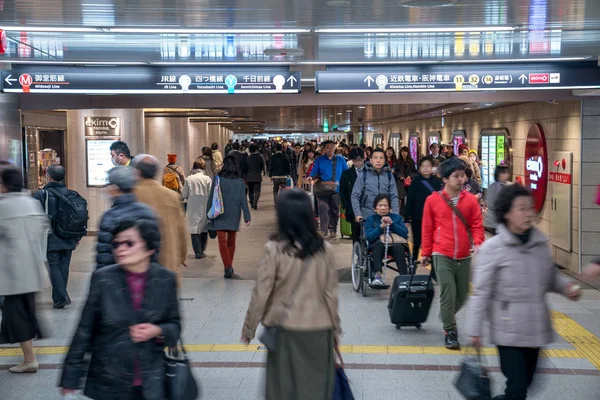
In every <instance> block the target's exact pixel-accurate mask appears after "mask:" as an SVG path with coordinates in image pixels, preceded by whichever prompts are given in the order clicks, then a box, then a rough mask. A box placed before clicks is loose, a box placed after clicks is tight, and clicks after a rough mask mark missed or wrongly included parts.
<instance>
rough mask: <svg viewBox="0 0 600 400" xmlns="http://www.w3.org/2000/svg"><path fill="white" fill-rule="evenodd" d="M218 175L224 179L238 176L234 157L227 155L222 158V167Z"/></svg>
mask: <svg viewBox="0 0 600 400" xmlns="http://www.w3.org/2000/svg"><path fill="white" fill-rule="evenodd" d="M219 176H220V177H221V178H226V179H227V178H228V179H235V178H237V177H238V174H237V168H236V167H235V159H234V158H233V157H232V156H227V157H225V158H224V159H223V168H221V172H219Z"/></svg>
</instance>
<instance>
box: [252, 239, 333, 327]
mask: <svg viewBox="0 0 600 400" xmlns="http://www.w3.org/2000/svg"><path fill="white" fill-rule="evenodd" d="M325 246H326V247H325V251H324V252H322V253H319V254H317V255H315V256H313V257H312V258H311V259H309V260H308V262H307V263H305V262H304V261H303V260H300V259H299V258H296V257H294V256H292V255H290V254H288V253H287V252H286V251H285V249H284V247H285V243H284V242H277V241H269V242H267V244H266V245H265V250H264V255H263V258H262V260H261V262H260V263H259V264H258V269H257V277H256V285H255V286H254V291H253V292H252V299H251V300H250V305H249V306H248V312H247V313H246V320H245V321H244V328H243V331H242V336H244V337H247V338H253V337H254V335H255V333H256V327H257V326H258V323H259V322H262V324H263V325H265V326H282V327H283V328H285V329H288V330H293V331H318V330H324V329H333V330H334V332H335V333H336V334H340V333H341V327H340V317H339V315H338V274H337V270H336V268H335V265H336V262H335V257H334V255H333V252H332V250H331V246H330V245H329V244H328V243H326V244H325ZM301 275H302V277H301V278H299V277H300V276H301ZM290 300H291V304H288V308H287V310H288V312H287V318H284V316H285V314H286V312H285V308H286V306H285V305H284V303H286V302H287V301H290Z"/></svg>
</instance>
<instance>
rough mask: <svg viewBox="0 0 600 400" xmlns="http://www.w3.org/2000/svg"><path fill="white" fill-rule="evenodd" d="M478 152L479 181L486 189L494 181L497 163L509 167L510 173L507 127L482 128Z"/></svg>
mask: <svg viewBox="0 0 600 400" xmlns="http://www.w3.org/2000/svg"><path fill="white" fill-rule="evenodd" d="M480 146H481V147H480V148H479V154H480V156H481V182H482V187H483V188H484V189H487V188H488V187H489V186H490V185H491V184H492V183H494V182H495V181H494V173H495V172H496V166H497V165H506V166H508V167H509V173H510V174H511V175H512V165H510V161H511V160H509V156H510V153H509V149H510V134H509V132H508V130H507V129H483V130H482V131H481V139H480Z"/></svg>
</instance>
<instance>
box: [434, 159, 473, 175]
mask: <svg viewBox="0 0 600 400" xmlns="http://www.w3.org/2000/svg"><path fill="white" fill-rule="evenodd" d="M466 170H467V166H466V165H465V163H464V162H463V160H461V159H460V158H458V157H452V158H449V159H447V160H446V161H444V162H443V163H442V164H441V165H440V169H439V171H440V176H441V177H442V178H446V179H448V178H450V175H452V174H453V173H454V172H455V171H466Z"/></svg>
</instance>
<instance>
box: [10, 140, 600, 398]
mask: <svg viewBox="0 0 600 400" xmlns="http://www.w3.org/2000/svg"><path fill="white" fill-rule="evenodd" d="M429 150H430V155H427V156H421V157H419V159H418V160H413V159H412V158H411V156H410V151H409V149H408V147H402V148H400V151H399V154H398V155H397V154H396V151H395V149H394V148H392V147H389V148H387V149H385V150H384V149H383V148H381V147H380V146H376V147H374V148H370V147H366V146H364V145H363V146H358V145H348V144H346V143H345V141H342V142H337V143H336V142H333V141H324V142H322V143H320V144H318V143H316V142H310V141H309V142H306V143H304V144H300V143H290V142H287V141H283V142H277V143H270V142H257V143H247V142H242V143H240V142H238V141H233V140H231V141H229V143H228V144H227V145H226V146H225V149H224V153H221V151H220V150H219V145H218V144H217V143H213V144H212V145H211V146H210V147H209V146H206V147H203V148H202V150H201V153H200V155H199V156H198V158H197V159H195V160H194V161H193V165H192V166H191V169H190V170H189V173H186V169H185V167H183V166H181V165H179V164H177V155H176V154H168V155H167V159H168V164H167V165H166V166H161V165H160V164H159V161H158V160H157V159H156V157H154V156H152V155H149V154H140V155H137V156H135V157H132V154H131V152H130V150H129V148H128V146H127V144H126V143H124V142H121V141H117V142H115V143H113V145H112V146H111V147H110V156H111V160H112V162H113V164H114V166H115V167H114V168H113V169H111V170H110V171H109V172H108V176H107V185H106V187H104V188H103V191H104V194H105V195H106V197H107V198H108V199H109V200H110V204H111V208H110V209H108V210H107V211H106V212H105V213H104V214H103V216H102V217H101V219H100V222H99V225H98V227H97V228H98V229H97V232H98V235H97V244H96V258H95V259H96V268H95V271H94V272H93V274H92V278H91V281H90V286H89V292H88V296H87V299H86V302H85V306H84V308H83V310H82V312H81V318H80V321H79V324H78V325H77V327H76V329H75V333H74V335H73V338H72V341H71V344H70V346H69V351H68V353H67V356H66V358H65V361H64V366H63V371H62V375H61V378H60V383H59V386H60V388H61V392H62V393H63V395H71V394H73V393H75V391H77V390H78V389H79V388H80V381H81V378H82V377H83V371H84V370H85V368H84V365H85V362H84V359H85V357H86V354H87V353H91V362H90V364H89V371H88V373H87V379H86V383H85V389H84V394H85V395H86V396H88V397H90V398H92V399H108V400H113V399H114V400H117V399H125V400H129V399H132V400H133V399H136V400H137V399H146V400H154V399H156V400H160V399H164V398H165V396H166V395H165V392H164V390H165V389H164V387H165V386H164V360H163V355H162V349H164V348H165V347H175V346H177V344H178V342H179V340H180V334H181V329H182V324H181V320H180V314H179V305H178V295H177V293H178V291H179V290H180V288H181V286H182V271H183V268H186V258H187V253H188V242H189V241H191V244H192V249H193V253H194V256H195V258H196V259H202V258H205V257H206V253H205V252H206V249H207V244H208V239H209V237H212V238H216V239H217V243H218V249H219V253H220V256H221V261H222V264H223V269H224V278H226V279H231V278H233V277H235V269H234V265H235V261H234V260H235V258H234V256H235V253H236V245H237V243H236V241H237V232H238V231H239V229H240V224H241V221H243V222H244V223H245V224H246V225H247V226H249V225H250V223H251V221H252V218H251V211H250V209H253V210H257V209H258V207H259V200H260V194H261V189H262V182H263V175H268V176H269V178H270V179H271V181H272V184H273V189H272V190H273V201H274V204H275V210H276V216H277V223H276V224H277V225H276V229H275V232H274V233H273V235H272V236H271V237H270V238H269V240H268V242H267V243H266V245H265V248H264V254H263V257H262V259H261V261H260V263H259V265H258V266H257V270H256V272H257V278H256V284H255V288H254V291H253V292H252V297H251V300H250V304H249V306H248V311H247V314H246V319H245V321H244V324H243V328H242V334H241V341H242V342H243V343H249V342H250V341H251V340H252V339H253V338H254V337H255V335H256V331H257V327H258V325H259V323H262V325H263V326H264V327H265V328H266V329H265V334H264V336H263V337H261V338H260V339H261V340H262V341H264V343H265V345H266V346H267V348H268V355H267V379H266V398H267V399H298V400H304V399H323V400H325V399H330V398H331V394H332V392H333V390H334V389H333V387H334V382H335V365H336V359H335V353H336V350H337V351H339V344H340V335H341V333H342V330H341V322H340V317H339V314H338V275H337V269H336V267H335V266H336V260H335V257H334V255H333V251H332V244H331V243H330V241H331V240H332V239H335V238H337V234H338V230H339V229H340V222H339V221H340V218H343V219H345V220H346V221H347V222H348V223H349V224H350V227H351V238H352V241H353V242H359V241H361V240H366V241H367V242H368V244H369V247H368V251H369V252H370V253H372V255H373V269H372V273H373V276H372V284H373V285H380V286H383V285H385V276H384V275H383V273H382V270H383V267H384V265H385V263H387V260H386V259H385V255H386V254H388V253H389V254H390V255H391V258H392V259H393V260H394V262H395V263H396V266H397V268H398V271H399V272H400V274H402V275H405V274H407V273H408V272H409V271H408V269H407V263H406V259H405V255H404V249H405V245H406V244H407V243H408V239H409V238H411V237H412V244H413V247H412V254H411V256H412V258H413V259H414V260H417V259H418V260H420V262H421V265H422V266H430V268H431V274H432V276H433V277H434V279H435V280H436V281H437V284H438V286H439V301H440V317H441V321H442V328H443V331H444V345H445V347H446V348H448V349H452V350H456V349H460V347H461V343H460V340H459V327H458V324H457V320H456V314H457V313H458V311H459V310H460V309H461V308H462V307H463V306H464V305H465V304H466V301H467V299H468V296H469V292H470V282H471V279H472V278H473V282H474V291H473V295H472V297H471V302H470V304H469V308H468V312H467V315H468V321H467V325H466V327H465V331H466V336H468V337H469V344H471V345H473V346H475V347H481V346H482V339H481V338H482V336H483V335H484V334H483V326H484V321H485V320H486V319H489V322H490V325H491V335H490V337H489V340H490V342H491V343H492V344H494V345H496V346H497V347H498V352H499V356H500V365H501V370H502V372H503V374H504V375H505V376H506V378H507V387H506V391H505V397H503V399H506V400H514V399H525V398H526V395H527V390H528V387H529V386H530V384H531V383H532V381H533V379H534V373H535V369H536V365H537V360H538V356H539V352H540V348H541V347H542V346H544V345H546V344H548V343H549V342H550V341H551V321H550V313H549V308H548V305H547V303H546V300H545V294H546V293H548V292H555V293H560V294H563V295H564V296H566V297H568V298H570V299H571V300H578V299H579V298H580V296H581V289H580V288H579V286H578V285H576V284H575V283H574V282H573V281H572V280H570V279H567V278H566V277H565V276H563V275H562V274H560V273H559V272H558V270H557V269H556V268H555V266H554V265H553V263H552V257H551V254H550V251H549V248H548V246H547V242H548V239H547V238H546V237H545V236H544V234H543V233H542V232H541V231H540V230H538V229H537V228H536V227H535V215H536V214H535V208H534V200H533V197H532V194H531V192H530V190H529V189H527V188H525V187H523V186H521V185H518V184H511V183H510V182H509V177H510V175H509V169H508V166H506V165H498V166H497V167H496V170H495V174H494V180H495V182H494V183H492V184H491V185H490V187H489V188H488V189H487V190H486V192H485V197H484V196H483V190H482V189H481V173H480V169H479V165H478V163H479V160H478V157H477V153H475V152H473V151H469V149H468V147H466V146H464V145H461V146H460V147H459V148H458V153H459V154H458V155H454V154H453V153H454V150H453V146H440V145H439V144H437V143H432V144H431V145H430V147H429ZM66 173H67V171H66V170H65V168H64V167H63V166H61V165H53V166H50V167H49V168H48V169H47V175H48V182H49V183H48V184H47V185H45V186H44V188H42V189H41V190H39V191H37V192H36V193H35V194H34V195H33V197H31V196H30V195H29V193H28V192H26V191H24V190H23V180H22V177H21V174H20V172H19V171H18V170H17V169H16V168H15V167H13V166H10V165H6V163H2V164H0V177H1V179H0V240H2V241H3V243H2V246H0V295H2V296H4V298H3V301H4V304H3V313H2V324H1V329H0V343H19V345H20V346H21V349H22V352H23V357H24V359H23V362H21V363H20V364H19V365H16V366H14V367H11V368H10V371H11V372H14V373H33V372H36V371H37V370H38V368H39V364H38V362H37V360H36V358H35V355H34V351H33V344H32V343H33V340H34V339H39V338H42V337H44V329H43V324H42V323H41V321H40V319H39V318H38V315H37V313H36V295H37V294H38V293H40V292H42V291H43V290H44V289H45V288H46V287H47V286H48V285H47V281H49V282H50V284H51V286H52V303H53V307H54V308H55V309H62V308H65V307H67V306H69V304H70V303H71V299H70V297H69V294H68V292H67V285H68V279H69V264H70V260H71V256H72V252H73V251H74V250H75V249H76V248H77V246H78V244H79V243H80V240H81V239H82V238H83V237H84V236H85V235H86V234H87V219H88V218H87V203H86V201H85V199H83V198H82V197H81V196H79V194H78V193H77V192H74V191H72V190H69V189H68V188H67V187H66V185H65V176H66ZM296 186H297V188H294V187H296ZM482 210H483V211H485V212H482ZM484 227H485V229H487V230H488V232H489V233H490V234H492V235H494V236H493V237H492V238H490V239H489V240H487V241H485V242H484V240H485V234H484ZM15 228H16V229H15ZM409 228H410V229H409ZM8 231H10V232H12V234H11V235H10V236H9V235H7V234H6V232H8ZM363 235H364V236H363ZM17 254H18V257H17V256H16V255H17ZM586 274H587V275H588V277H596V276H598V275H600V260H596V261H595V262H594V265H593V266H592V267H590V268H589V269H588V270H587V272H586ZM9 277H10V279H9ZM14 277H18V279H16V278H14ZM532 316H533V317H532ZM461 331H462V330H461ZM269 335H274V337H276V339H277V340H276V341H273V340H271V339H269ZM272 337H273V336H271V338H272ZM440 339H441V336H440ZM267 343H269V344H267Z"/></svg>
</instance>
